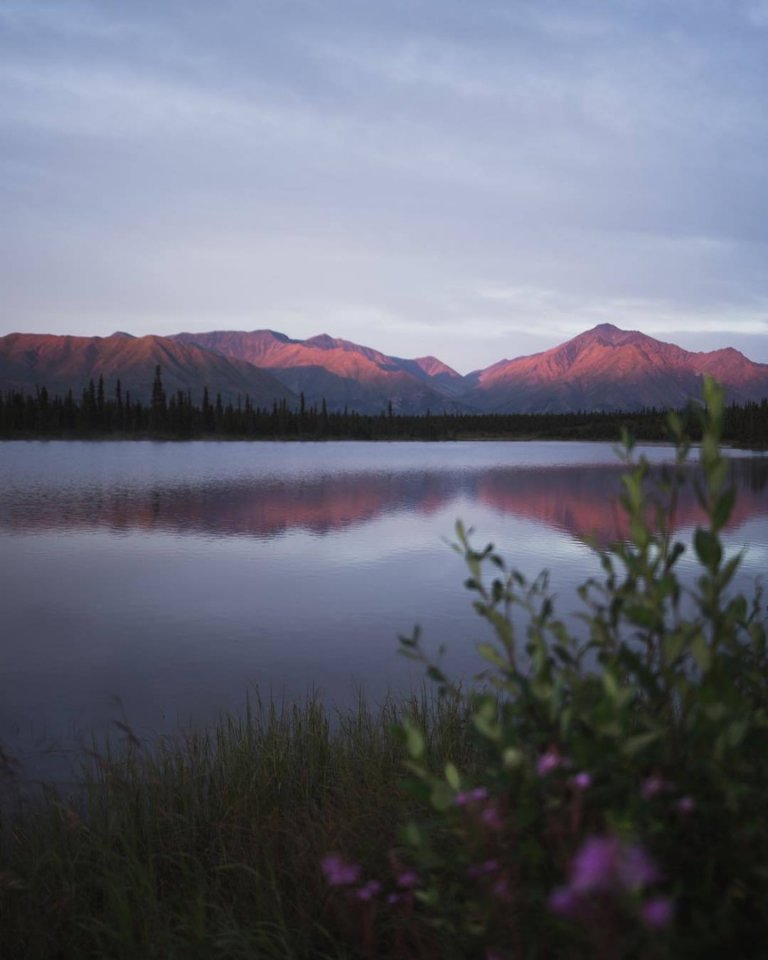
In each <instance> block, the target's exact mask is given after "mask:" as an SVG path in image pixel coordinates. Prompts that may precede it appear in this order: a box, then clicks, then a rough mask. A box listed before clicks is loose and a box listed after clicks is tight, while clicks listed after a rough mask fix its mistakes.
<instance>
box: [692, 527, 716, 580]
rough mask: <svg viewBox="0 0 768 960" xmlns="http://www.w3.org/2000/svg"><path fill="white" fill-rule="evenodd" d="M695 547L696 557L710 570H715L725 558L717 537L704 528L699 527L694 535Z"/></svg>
mask: <svg viewBox="0 0 768 960" xmlns="http://www.w3.org/2000/svg"><path fill="white" fill-rule="evenodd" d="M693 546H694V549H695V550H696V556H697V557H698V558H699V560H700V561H701V562H702V563H703V564H704V566H705V567H707V568H708V569H710V570H715V569H717V567H718V566H719V565H720V561H721V560H722V558H723V548H722V547H721V546H720V541H719V539H718V538H717V535H716V534H714V533H712V532H711V531H710V530H705V529H704V528H703V527H698V528H697V530H696V533H695V534H694V535H693Z"/></svg>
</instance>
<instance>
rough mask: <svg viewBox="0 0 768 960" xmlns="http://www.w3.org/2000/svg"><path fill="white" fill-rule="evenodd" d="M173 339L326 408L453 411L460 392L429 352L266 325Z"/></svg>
mask: <svg viewBox="0 0 768 960" xmlns="http://www.w3.org/2000/svg"><path fill="white" fill-rule="evenodd" d="M174 339H176V340H177V341H179V342H181V343H187V344H190V343H196V344H198V345H200V346H202V347H205V348H206V349H208V350H215V351H216V352H217V353H220V354H222V355H224V356H226V357H230V358H233V357H234V358H238V359H240V360H246V361H248V362H249V363H253V364H255V365H256V366H259V367H261V368H262V369H268V370H269V371H270V372H271V373H272V374H274V376H275V377H277V378H278V379H279V380H280V381H281V382H282V383H284V384H285V385H286V386H287V387H289V388H290V389H291V390H292V391H293V392H294V393H303V394H304V396H305V399H306V402H307V403H308V404H318V405H319V404H320V403H322V401H323V400H325V402H326V404H327V406H328V409H329V410H342V409H343V408H344V407H348V408H349V409H350V410H358V411H359V412H361V413H380V412H381V411H382V410H385V409H386V408H387V406H388V404H389V403H391V404H392V407H393V409H394V410H395V411H396V412H398V413H425V412H426V411H427V410H433V411H442V410H455V409H460V405H458V404H457V403H456V402H455V399H456V398H457V397H458V396H460V395H461V393H463V392H464V380H463V378H462V377H461V375H460V374H458V373H456V371H455V370H451V368H450V367H448V366H446V365H445V364H443V363H441V362H440V361H439V360H437V359H436V358H434V357H426V358H423V359H421V360H401V359H400V358H398V357H389V356H387V355H386V354H383V353H380V352H379V351H378V350H373V349H371V348H370V347H363V346H360V345H358V344H356V343H352V342H351V341H349V340H342V339H339V338H334V337H329V336H328V335H327V334H321V335H320V336H316V337H310V338H309V339H308V340H292V339H291V338H290V337H286V336H285V335H284V334H281V333H275V332H274V331H272V330H253V331H251V332H240V331H213V332H210V333H180V334H177V335H176V337H175V338H174Z"/></svg>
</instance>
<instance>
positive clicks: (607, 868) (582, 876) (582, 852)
mask: <svg viewBox="0 0 768 960" xmlns="http://www.w3.org/2000/svg"><path fill="white" fill-rule="evenodd" d="M620 855H621V843H620V841H619V839H618V837H590V838H589V839H588V840H586V841H585V842H584V844H582V846H581V848H580V849H579V851H578V852H577V854H576V856H575V857H574V858H573V862H572V863H571V879H570V888H571V890H573V891H575V892H576V893H592V892H593V891H600V890H610V889H611V887H612V886H613V885H614V882H615V879H616V873H617V870H618V865H619V857H620Z"/></svg>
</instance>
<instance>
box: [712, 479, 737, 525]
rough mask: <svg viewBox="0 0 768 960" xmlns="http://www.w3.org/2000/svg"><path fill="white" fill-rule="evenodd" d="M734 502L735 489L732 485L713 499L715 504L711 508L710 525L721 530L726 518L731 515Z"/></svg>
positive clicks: (726, 520)
mask: <svg viewBox="0 0 768 960" xmlns="http://www.w3.org/2000/svg"><path fill="white" fill-rule="evenodd" d="M735 503H736V490H735V488H734V487H729V488H728V490H726V491H725V493H722V494H720V496H719V497H718V498H717V500H716V501H715V506H714V508H713V510H712V526H713V527H714V528H715V530H722V528H723V527H724V526H725V524H726V523H727V522H728V518H729V517H730V515H731V511H732V510H733V505H734V504H735Z"/></svg>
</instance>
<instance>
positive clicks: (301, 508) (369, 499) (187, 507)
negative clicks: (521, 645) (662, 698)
mask: <svg viewBox="0 0 768 960" xmlns="http://www.w3.org/2000/svg"><path fill="white" fill-rule="evenodd" d="M730 470H731V477H732V480H733V482H734V483H735V485H736V487H737V489H738V491H739V497H738V501H737V505H736V508H735V510H734V512H733V515H732V517H731V521H730V524H729V526H730V528H731V529H737V528H738V527H739V526H740V525H742V524H743V523H744V522H746V521H747V520H748V519H749V518H750V517H757V516H765V515H768V498H767V497H766V495H765V492H766V487H767V486H768V459H766V458H743V459H737V460H733V461H731V464H730ZM622 472H623V469H622V467H621V466H620V465H609V464H596V465H585V464H578V465H574V466H568V467H566V466H558V467H532V468H524V467H514V468H500V467H496V468H492V469H487V470H478V471H469V470H462V471H455V472H452V471H450V470H441V471H407V472H393V473H388V472H385V471H382V472H376V473H374V472H359V473H342V474H339V475H337V476H334V475H322V476H319V477H312V476H310V477H306V476H298V477H297V476H285V477H282V478H281V479H280V480H277V479H275V478H264V479H260V480H257V479H249V480H243V479H238V480H230V481H225V482H220V483H214V482H211V481H208V482H206V483H204V484H200V485H187V484H184V483H177V484H166V485H159V486H154V485H153V486H144V485H132V486H129V485H126V486H122V487H120V486H119V487H117V488H116V489H110V488H105V487H102V486H94V485H92V484H88V483H86V484H84V485H82V486H79V487H67V488H65V489H62V490H58V491H56V490H53V491H52V490H51V489H49V488H43V489H33V490H31V491H26V492H17V493H16V495H15V496H13V497H12V498H8V497H5V498H2V499H0V529H5V530H8V531H14V532H35V531H39V532H42V531H54V530H59V531H62V532H64V531H67V530H69V531H75V530H89V529H90V530H95V529H105V530H109V531H111V532H118V533H119V532H129V531H146V532H151V531H157V532H167V533H174V534H192V535H197V536H200V535H202V536H210V537H254V538H258V539H271V538H274V537H277V536H280V535H282V534H285V533H286V532H289V531H295V530H303V531H308V532H311V533H313V534H316V535H328V534H334V533H338V532H339V531H343V530H345V529H347V528H350V527H354V526H358V525H361V524H365V523H369V522H371V521H373V520H375V519H377V518H381V517H385V516H387V515H390V514H395V513H399V512H404V513H416V514H422V515H426V516H429V515H431V514H433V513H435V512H436V511H438V510H440V509H444V508H447V507H450V506H451V505H452V504H456V503H458V502H459V501H463V500H470V501H473V502H479V503H482V504H484V505H486V506H487V507H489V508H491V509H493V510H494V511H496V512H498V513H499V514H502V515H510V516H514V517H518V518H520V519H525V520H532V521H535V522H538V523H541V524H545V525H547V526H549V527H551V528H553V529H555V530H558V531H561V532H563V533H567V534H568V535H570V536H572V537H574V538H576V539H578V540H588V539H596V540H597V541H598V542H600V543H608V542H611V541H613V540H616V539H622V538H625V537H626V536H627V534H628V523H627V518H626V515H625V513H624V511H623V510H622V509H621V507H620V505H619V502H618V495H619V493H620V492H621V490H622V483H621V475H622ZM653 473H654V474H655V475H656V479H659V478H660V476H661V469H660V468H659V467H656V468H654V470H653ZM696 475H697V471H696V470H695V468H693V467H692V468H690V469H689V470H687V477H686V482H685V483H684V484H683V486H682V488H681V490H680V496H679V501H678V505H677V510H676V513H675V515H674V517H673V518H672V526H673V528H674V529H685V528H688V527H691V526H693V525H695V524H696V523H699V522H701V520H702V519H703V513H702V510H701V508H700V506H699V503H698V499H697V497H696V493H695V487H694V482H693V481H694V479H695V477H696ZM652 479H653V478H652Z"/></svg>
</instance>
